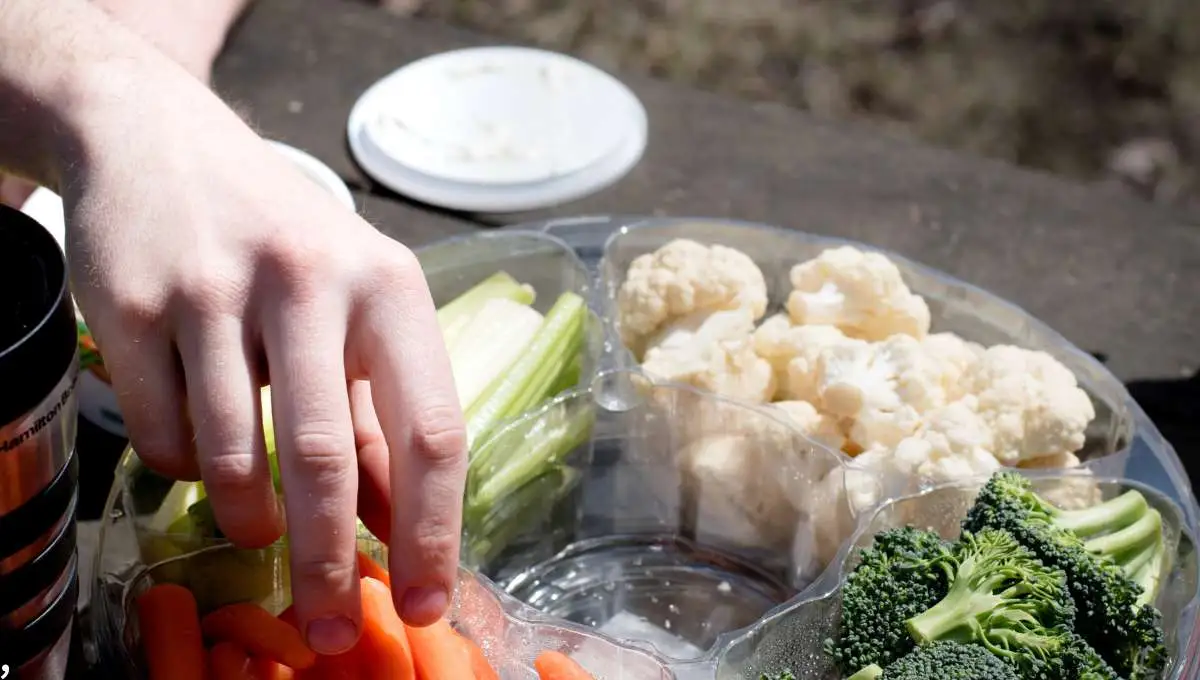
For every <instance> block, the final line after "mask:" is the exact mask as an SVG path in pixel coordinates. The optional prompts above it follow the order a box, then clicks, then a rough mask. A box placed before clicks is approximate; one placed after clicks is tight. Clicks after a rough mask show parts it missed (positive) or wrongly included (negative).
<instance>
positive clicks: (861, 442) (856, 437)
mask: <svg viewBox="0 0 1200 680" xmlns="http://www.w3.org/2000/svg"><path fill="white" fill-rule="evenodd" d="M909 340H912V338H909ZM912 341H913V342H916V340H912ZM881 347H882V346H881V345H875V344H870V343H865V342H858V343H843V344H839V345H835V346H832V347H828V348H826V349H825V350H824V351H823V352H821V353H820V355H819V356H818V358H817V380H818V390H819V394H820V404H821V405H822V407H823V408H824V410H825V412H826V413H829V414H831V415H834V416H837V417H839V418H846V419H849V420H850V421H851V423H852V424H851V426H850V430H849V434H850V437H849V439H850V442H849V444H850V445H849V446H847V451H849V452H851V453H853V452H857V451H862V450H866V449H871V448H876V447H885V448H892V447H894V446H895V445H896V444H899V443H900V440H902V439H904V438H905V437H907V436H909V435H910V434H912V433H913V431H915V430H916V428H917V426H918V425H919V424H920V422H921V418H920V413H919V411H918V410H917V409H916V407H914V406H913V405H912V404H909V403H906V402H905V400H904V397H903V396H902V395H901V393H900V391H899V389H900V379H901V375H900V372H899V366H898V365H897V364H896V363H894V361H893V357H892V353H891V352H885V351H881Z"/></svg>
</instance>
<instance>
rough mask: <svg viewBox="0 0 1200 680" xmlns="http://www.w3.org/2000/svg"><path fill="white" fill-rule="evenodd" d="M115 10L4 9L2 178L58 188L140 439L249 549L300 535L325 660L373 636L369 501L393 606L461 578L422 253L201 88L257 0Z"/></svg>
mask: <svg viewBox="0 0 1200 680" xmlns="http://www.w3.org/2000/svg"><path fill="white" fill-rule="evenodd" d="M99 1H100V2H101V3H102V4H104V5H105V9H107V10H108V11H109V12H111V14H112V16H109V15H108V14H106V13H105V12H104V11H102V10H101V9H99V8H97V7H96V6H94V5H92V4H89V3H88V2H86V1H85V0H4V1H3V2H0V44H2V45H4V49H2V50H0V121H2V124H0V168H3V169H4V170H6V171H7V172H9V173H11V174H15V175H19V176H22V177H25V178H27V179H29V180H31V181H33V182H36V183H38V184H42V185H44V186H49V187H53V188H57V189H58V191H59V193H60V194H62V196H63V199H64V202H65V205H66V211H67V224H68V234H67V250H68V259H69V260H70V265H71V267H70V268H71V276H72V285H73V289H74V292H75V294H76V298H77V299H78V301H79V304H80V306H81V307H82V308H83V312H84V314H85V315H86V316H87V318H88V320H89V324H90V325H91V327H92V330H93V332H94V334H95V337H96V340H97V343H98V344H99V346H100V349H101V351H102V352H103V353H104V355H105V359H106V362H107V364H108V367H109V371H110V373H111V374H112V377H113V383H114V389H115V390H116V392H117V396H118V399H119V400H120V404H121V409H122V412H123V413H124V415H125V418H126V424H127V426H128V429H129V431H130V435H131V439H132V441H133V444H134V446H135V448H136V449H137V451H138V453H139V455H140V456H141V457H142V459H143V460H144V461H145V462H146V464H147V465H149V466H151V467H153V468H154V469H156V470H158V471H160V472H162V473H164V474H166V475H169V476H171V477H175V478H179V479H201V478H202V479H203V480H204V482H205V486H206V489H207V491H208V494H209V496H210V497H211V498H212V500H213V504H214V509H215V512H216V515H217V520H218V522H219V523H220V525H221V527H222V529H223V530H224V531H225V533H226V535H228V536H229V538H230V539H231V540H233V541H234V542H236V543H238V544H239V545H243V546H247V547H256V546H263V545H266V544H269V543H271V542H273V541H275V540H276V539H277V538H279V536H280V535H281V533H282V531H283V530H284V527H285V526H290V527H294V528H295V529H294V530H293V531H291V532H290V541H291V560H292V564H291V567H292V586H293V593H294V598H295V606H296V613H297V616H298V619H299V621H300V623H301V627H302V629H303V630H304V632H305V633H306V636H307V638H308V641H309V643H310V644H311V645H312V646H313V648H314V649H315V650H317V651H318V652H322V653H336V652H340V651H344V650H345V649H348V648H349V647H350V646H351V645H352V644H353V643H354V642H355V641H356V639H357V637H358V632H359V629H360V626H361V611H360V607H359V596H358V575H357V570H356V566H355V547H356V546H355V530H354V525H355V516H356V511H357V514H358V515H360V516H362V518H363V520H364V522H366V524H367V526H368V527H369V528H371V530H372V531H373V532H374V533H376V534H377V535H379V536H386V537H388V538H389V539H390V540H389V541H388V543H389V544H390V545H391V546H392V547H393V549H392V550H391V551H390V561H391V563H390V568H391V571H392V581H393V585H394V594H395V601H396V606H397V610H398V611H399V612H400V613H401V615H402V616H403V617H404V618H405V619H406V620H407V621H409V622H410V623H412V624H415V625H424V624H428V623H432V622H433V621H434V620H436V619H437V618H438V617H439V616H441V615H442V614H443V613H444V611H445V609H446V607H447V605H448V601H449V600H448V598H449V593H450V592H451V589H452V587H453V583H454V578H455V574H456V568H457V563H458V539H459V530H460V522H461V502H462V491H463V484H464V477H465V469H466V451H465V448H466V447H465V436H464V431H463V422H462V414H461V412H460V409H459V406H458V399H457V396H456V394H455V391H454V383H453V380H452V377H451V373H450V364H449V359H448V357H447V355H446V350H445V346H444V344H443V342H442V338H441V334H440V331H439V330H438V326H437V322H436V317H435V309H434V306H433V301H432V299H431V298H430V294H429V290H428V288H427V287H426V284H425V280H424V278H423V276H422V274H421V270H420V267H419V265H418V263H417V261H416V259H415V258H414V256H413V254H412V252H411V251H409V250H408V249H407V248H405V247H404V246H403V245H401V244H399V243H397V242H396V241H393V240H391V239H388V238H387V237H385V236H383V235H381V234H380V233H379V232H377V231H376V230H375V229H374V228H372V227H371V226H370V225H369V224H367V223H366V222H364V221H362V220H361V219H360V218H358V217H357V216H355V215H353V214H352V213H350V212H349V211H347V210H345V208H343V207H342V206H341V205H339V204H338V203H337V202H336V201H335V200H334V199H333V198H331V197H329V196H326V195H325V194H324V193H322V192H313V191H312V190H311V183H310V182H309V180H307V179H306V178H305V177H303V176H302V175H300V174H299V172H298V171H297V170H295V169H294V168H293V167H291V166H290V164H289V163H288V162H287V161H286V160H284V159H282V158H281V157H280V156H278V155H277V154H276V153H275V152H273V151H272V150H271V148H270V147H269V146H268V145H267V144H265V143H264V142H263V141H262V139H261V138H259V137H258V136H257V135H256V134H255V133H254V132H253V131H252V130H251V129H250V128H248V127H247V126H246V125H245V123H244V122H243V121H242V120H241V119H240V118H239V117H238V116H237V115H235V114H234V113H233V112H232V111H231V110H230V109H229V108H228V107H227V106H226V105H225V104H224V103H222V102H221V101H220V99H219V98H217V97H216V96H215V95H213V94H212V93H211V92H210V91H209V90H208V89H207V87H205V85H204V81H206V80H207V77H208V71H209V68H210V66H211V64H212V59H213V57H214V56H215V55H216V53H217V52H218V51H219V49H220V46H221V43H222V41H223V38H224V33H225V31H226V30H227V28H228V26H229V25H230V24H231V23H232V21H233V20H234V18H235V17H236V15H237V12H238V10H239V9H240V6H241V4H242V2H241V1H240V0H174V1H173V2H170V1H167V0H99ZM150 8H157V10H154V9H150ZM118 19H119V20H121V22H124V23H125V25H122V24H121V23H119V22H118ZM185 27H186V28H185ZM139 33H140V34H141V35H143V36H147V37H149V38H150V39H146V38H143V37H139ZM153 43H157V44H159V45H161V46H162V47H163V50H161V51H160V50H159V49H156V48H155V47H154V46H153ZM267 383H269V384H270V385H271V386H272V393H273V399H274V401H273V404H272V409H273V411H274V417H275V423H276V428H277V433H276V439H277V445H278V448H279V454H280V464H281V468H282V474H283V482H284V486H285V488H286V490H287V494H286V497H285V503H284V507H279V504H278V503H277V500H276V496H275V495H274V492H273V490H272V488H271V481H270V472H269V469H268V465H267V460H266V457H265V453H264V448H265V447H264V442H263V437H262V431H261V427H260V425H259V422H260V418H261V413H260V407H259V400H258V389H259V387H260V385H263V384H267Z"/></svg>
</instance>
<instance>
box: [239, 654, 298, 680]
mask: <svg viewBox="0 0 1200 680" xmlns="http://www.w3.org/2000/svg"><path fill="white" fill-rule="evenodd" d="M250 675H251V677H253V678H254V680H294V679H295V677H296V671H294V670H292V669H290V668H288V667H287V666H284V665H283V664H281V663H279V662H277V661H272V660H271V659H268V658H266V657H263V656H255V657H252V658H251V659H250Z"/></svg>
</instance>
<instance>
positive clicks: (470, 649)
mask: <svg viewBox="0 0 1200 680" xmlns="http://www.w3.org/2000/svg"><path fill="white" fill-rule="evenodd" d="M458 637H459V639H460V640H462V646H463V648H464V649H466V650H467V656H469V657H470V658H471V671H472V672H473V673H474V674H475V680H500V675H499V674H498V673H496V669H495V668H492V664H490V663H489V662H488V660H487V656H485V655H484V653H483V650H482V649H480V648H479V645H477V644H475V643H474V642H472V641H471V640H470V639H468V638H467V636H465V635H459V636H458Z"/></svg>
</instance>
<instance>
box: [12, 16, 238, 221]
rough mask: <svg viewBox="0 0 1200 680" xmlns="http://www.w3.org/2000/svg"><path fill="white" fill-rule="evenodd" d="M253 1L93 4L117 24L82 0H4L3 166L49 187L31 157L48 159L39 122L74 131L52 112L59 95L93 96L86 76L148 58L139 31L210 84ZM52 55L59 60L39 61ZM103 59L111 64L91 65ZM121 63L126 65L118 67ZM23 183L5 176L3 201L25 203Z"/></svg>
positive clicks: (43, 170)
mask: <svg viewBox="0 0 1200 680" xmlns="http://www.w3.org/2000/svg"><path fill="white" fill-rule="evenodd" d="M251 1H252V0H93V2H92V4H93V5H95V6H96V7H99V8H100V9H102V10H104V12H105V13H107V14H108V16H110V17H111V18H112V19H115V20H116V22H112V21H107V20H105V18H104V16H103V15H101V14H100V13H99V12H95V11H94V10H92V9H91V8H90V7H84V6H83V4H84V3H83V2H81V0H68V1H67V2H45V3H30V2H21V1H17V0H13V1H11V2H5V3H4V4H3V6H0V44H4V45H5V46H6V47H13V48H14V49H6V50H4V54H0V95H4V101H2V102H0V169H7V170H9V171H13V172H15V173H16V174H18V175H24V176H28V177H33V178H34V179H36V180H38V181H39V182H42V183H45V182H46V181H47V178H48V173H49V174H53V173H52V172H51V170H50V169H48V168H44V167H40V168H39V167H36V166H37V165H38V164H39V161H38V160H37V159H35V158H30V157H29V156H40V157H42V158H45V151H44V149H43V147H44V145H45V143H46V140H44V139H42V138H43V137H44V135H43V134H41V131H40V130H39V129H38V128H40V127H43V125H39V123H41V124H50V123H52V122H53V123H54V124H55V126H57V127H60V128H64V129H62V130H60V131H62V132H66V131H69V129H70V128H71V126H72V125H73V123H72V121H70V120H66V119H59V117H58V116H57V115H56V113H55V112H54V111H52V110H51V109H54V108H55V107H56V105H57V104H56V102H57V100H58V99H59V98H68V99H75V98H78V97H84V96H90V95H86V94H85V92H84V90H86V89H89V88H91V86H92V85H91V84H89V83H87V82H84V81H86V80H87V78H88V77H89V76H87V75H85V74H86V73H90V74H92V75H91V76H90V77H93V78H96V77H101V76H100V74H101V73H103V72H104V71H105V70H106V67H105V65H106V64H108V63H109V62H108V60H107V58H110V57H111V58H115V59H117V62H114V63H113V66H115V67H116V68H119V69H120V68H126V67H128V66H130V65H131V64H130V63H128V60H130V59H134V60H135V61H136V60H138V59H145V58H146V57H147V56H150V55H148V54H147V53H148V50H147V49H146V46H145V45H144V44H141V42H140V41H138V40H137V39H136V38H135V34H136V36H141V37H142V38H143V39H145V40H147V41H149V42H150V43H151V44H153V45H154V46H156V47H157V48H158V49H159V50H160V51H161V52H162V53H163V54H165V55H166V56H168V57H170V58H171V59H173V60H174V61H175V62H176V63H178V64H179V65H181V66H182V67H183V68H184V69H186V70H187V71H188V72H189V73H191V74H192V75H193V76H195V77H197V78H199V79H200V80H201V81H202V82H204V83H207V82H208V81H209V79H210V76H211V73H212V64H213V61H214V60H215V59H216V57H217V55H218V54H219V53H220V51H221V48H222V47H223V46H224V43H225V37H226V35H227V34H228V32H229V29H230V28H231V27H232V26H233V24H234V22H235V21H237V18H238V16H239V15H240V14H241V12H242V11H243V10H244V9H245V8H246V6H247V5H249V3H250V2H251ZM116 23H119V24H120V26H123V27H124V28H120V27H118V26H116V25H115V24H116ZM14 32H16V33H14ZM47 54H54V55H55V57H54V58H53V59H47V58H42V57H41V56H39V55H47ZM121 55H124V56H123V57H122V56H121ZM97 57H105V59H97V62H96V63H94V64H89V63H88V61H89V60H90V59H93V58H97ZM121 60H125V61H126V64H125V66H120V65H117V64H119V63H120V61H121ZM151 61H153V60H151ZM89 67H90V68H89ZM93 94H95V95H98V94H99V93H93ZM18 147H19V148H18ZM23 184H24V183H22V182H20V181H19V180H15V179H13V178H5V177H3V176H2V175H0V202H5V203H10V204H14V205H19V204H20V203H21V201H23V200H24V197H25V196H27V195H28V193H29V191H30V190H31V189H32V187H31V186H24V185H23ZM51 186H53V185H51ZM10 194H11V195H10Z"/></svg>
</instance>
